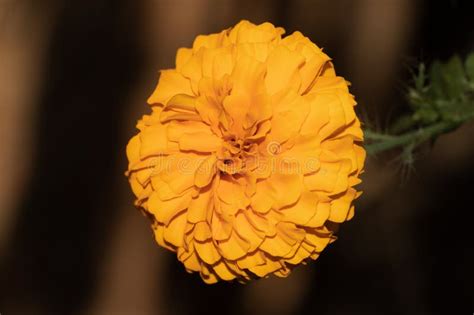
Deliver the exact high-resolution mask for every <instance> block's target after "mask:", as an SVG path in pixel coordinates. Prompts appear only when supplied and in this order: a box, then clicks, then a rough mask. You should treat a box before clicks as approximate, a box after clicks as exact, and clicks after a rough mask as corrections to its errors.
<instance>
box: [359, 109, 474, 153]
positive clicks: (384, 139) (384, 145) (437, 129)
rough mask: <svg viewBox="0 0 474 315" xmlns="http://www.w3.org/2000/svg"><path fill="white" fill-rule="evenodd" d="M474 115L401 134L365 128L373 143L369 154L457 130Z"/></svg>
mask: <svg viewBox="0 0 474 315" xmlns="http://www.w3.org/2000/svg"><path fill="white" fill-rule="evenodd" d="M473 116H474V115H466V117H463V118H464V119H462V120H461V121H441V122H438V123H435V124H433V125H431V126H427V127H422V128H419V129H417V130H414V131H409V132H406V133H404V134H401V135H395V136H393V135H386V134H380V133H376V132H373V131H371V130H365V131H364V134H365V137H366V138H367V139H368V140H372V141H373V142H372V143H369V144H366V145H365V149H366V151H367V154H368V155H375V154H377V153H380V152H383V151H388V150H390V149H394V148H398V147H402V146H405V145H408V144H410V143H412V144H414V145H415V146H417V145H419V144H421V143H423V142H426V141H428V140H431V139H435V138H436V137H438V136H440V135H442V134H444V133H448V132H450V131H453V130H455V129H456V128H458V127H459V126H461V125H462V124H463V123H464V122H466V121H468V120H470V119H472V118H474V117H473Z"/></svg>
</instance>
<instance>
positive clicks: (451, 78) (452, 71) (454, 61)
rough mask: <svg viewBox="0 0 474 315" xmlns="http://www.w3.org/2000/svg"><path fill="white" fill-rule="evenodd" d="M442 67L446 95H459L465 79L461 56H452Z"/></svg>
mask: <svg viewBox="0 0 474 315" xmlns="http://www.w3.org/2000/svg"><path fill="white" fill-rule="evenodd" d="M443 68H444V69H443V81H444V88H445V93H446V96H447V97H448V98H451V99H453V98H457V97H459V96H461V95H462V94H463V92H464V84H465V81H466V75H465V73H464V66H463V64H462V61H461V58H459V56H454V57H452V58H451V59H450V60H449V61H448V63H447V64H446V65H444V67H443Z"/></svg>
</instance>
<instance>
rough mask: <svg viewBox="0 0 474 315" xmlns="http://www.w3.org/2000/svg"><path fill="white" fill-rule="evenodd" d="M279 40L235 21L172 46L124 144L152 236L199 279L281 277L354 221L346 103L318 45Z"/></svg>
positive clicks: (356, 152)
mask: <svg viewBox="0 0 474 315" xmlns="http://www.w3.org/2000/svg"><path fill="white" fill-rule="evenodd" d="M283 34H284V30H283V29H282V28H276V27H274V26H273V25H272V24H270V23H263V24H261V25H254V24H252V23H250V22H248V21H242V22H240V23H238V24H237V25H236V26H235V27H233V28H231V29H227V30H224V31H222V32H220V33H218V34H211V35H206V36H203V35H200V36H198V37H197V38H196V39H195V41H194V44H193V47H192V48H181V49H179V50H178V53H177V56H176V68H175V69H169V70H163V71H161V76H160V79H159V83H158V86H157V87H156V89H155V91H154V92H153V94H152V95H151V96H150V98H149V99H148V103H149V104H150V105H151V110H152V111H151V114H150V115H145V116H143V118H142V119H141V120H140V121H139V122H138V125H137V128H138V129H139V130H140V132H139V133H138V135H136V136H134V137H133V138H132V139H131V140H130V142H129V144H128V147H127V156H128V159H129V168H128V171H127V176H128V177H129V181H130V184H131V187H132V190H133V192H134V194H135V195H136V197H137V199H136V205H137V206H138V207H139V208H140V209H142V210H143V211H144V212H145V213H146V214H147V215H148V216H149V217H150V218H151V220H152V227H153V230H154V233H155V238H156V241H157V242H158V244H160V245H161V246H163V247H165V248H167V249H169V250H172V251H175V252H176V253H177V257H178V259H179V260H180V261H181V262H183V264H184V266H185V268H186V270H187V271H189V272H199V273H200V275H201V277H202V278H203V280H204V281H205V282H207V283H214V282H217V281H219V280H233V279H238V280H240V281H245V280H249V279H251V278H255V277H265V276H267V275H269V274H275V275H277V276H280V277H284V276H287V275H288V274H289V272H290V271H291V269H292V268H293V267H294V266H296V265H298V264H300V263H304V262H305V261H306V260H308V259H309V258H311V259H316V258H317V257H318V255H319V254H320V253H321V251H322V250H323V249H324V248H325V247H326V246H327V244H328V243H330V242H331V241H333V240H334V239H335V236H334V232H335V229H336V228H337V226H338V223H341V222H344V221H346V220H349V219H351V218H352V216H353V215H354V207H353V206H352V201H353V200H354V199H355V198H357V197H358V195H359V193H358V192H357V191H356V189H354V188H353V187H354V186H355V185H357V184H358V183H360V179H359V175H360V173H361V171H362V168H363V164H364V159H365V151H364V149H363V148H362V146H361V143H362V139H363V135H362V130H361V127H360V122H359V120H358V118H357V117H356V115H355V112H354V108H353V107H354V105H355V104H356V103H355V101H354V98H353V96H352V95H351V94H350V93H349V91H348V85H347V82H346V81H345V80H344V78H342V77H338V76H336V74H335V71H334V68H333V65H332V63H331V61H330V60H331V59H330V58H329V57H328V56H327V55H326V54H324V53H323V52H322V51H321V49H320V48H318V47H317V46H316V45H315V44H313V43H312V42H311V41H310V40H309V39H308V38H306V37H304V36H303V35H302V34H301V33H299V32H295V33H293V34H291V35H289V36H287V37H284V38H282V35H283Z"/></svg>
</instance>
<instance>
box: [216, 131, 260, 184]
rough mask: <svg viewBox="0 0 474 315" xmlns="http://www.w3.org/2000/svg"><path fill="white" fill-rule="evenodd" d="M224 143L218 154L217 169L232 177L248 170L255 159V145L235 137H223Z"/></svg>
mask: <svg viewBox="0 0 474 315" xmlns="http://www.w3.org/2000/svg"><path fill="white" fill-rule="evenodd" d="M224 140H225V143H224V146H223V148H222V149H221V151H220V152H218V154H217V157H218V163H217V167H218V168H219V169H220V170H221V172H223V173H226V174H230V175H234V174H238V173H242V172H244V171H246V170H250V169H251V166H252V164H253V163H252V160H254V158H255V157H256V153H257V144H256V143H254V142H252V141H249V140H247V139H238V138H237V137H235V136H227V137H224Z"/></svg>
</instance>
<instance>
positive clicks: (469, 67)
mask: <svg viewBox="0 0 474 315" xmlns="http://www.w3.org/2000/svg"><path fill="white" fill-rule="evenodd" d="M465 65H466V74H467V76H468V77H469V79H470V80H471V81H474V53H470V54H469V55H468V56H467V58H466V64H465Z"/></svg>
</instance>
